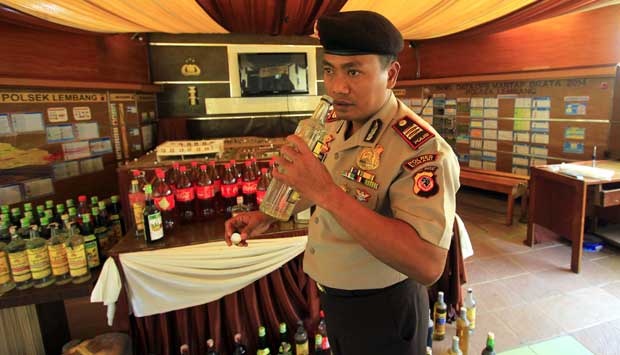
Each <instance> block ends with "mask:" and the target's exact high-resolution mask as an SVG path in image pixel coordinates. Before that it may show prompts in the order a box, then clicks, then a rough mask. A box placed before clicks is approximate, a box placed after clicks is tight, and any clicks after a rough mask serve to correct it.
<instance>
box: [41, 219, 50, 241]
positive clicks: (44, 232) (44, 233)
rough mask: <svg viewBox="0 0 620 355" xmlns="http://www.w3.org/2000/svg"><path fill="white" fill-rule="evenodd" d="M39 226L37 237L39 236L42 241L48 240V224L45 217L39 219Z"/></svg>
mask: <svg viewBox="0 0 620 355" xmlns="http://www.w3.org/2000/svg"><path fill="white" fill-rule="evenodd" d="M40 223H41V225H40V226H39V235H40V236H41V238H43V239H50V235H51V233H50V229H49V228H50V222H49V220H48V219H47V217H43V218H41V221H40Z"/></svg>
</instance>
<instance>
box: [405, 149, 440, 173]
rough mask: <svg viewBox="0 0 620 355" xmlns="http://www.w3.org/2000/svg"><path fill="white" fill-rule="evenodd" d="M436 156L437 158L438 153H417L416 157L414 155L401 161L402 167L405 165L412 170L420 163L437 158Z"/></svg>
mask: <svg viewBox="0 0 620 355" xmlns="http://www.w3.org/2000/svg"><path fill="white" fill-rule="evenodd" d="M438 158H439V153H436V154H423V155H419V156H417V157H414V158H412V159H410V160H407V161H406V162H404V163H403V167H405V168H407V169H409V170H414V169H415V168H417V167H418V166H420V165H422V164H426V163H430V162H433V161H435V160H437V159H438Z"/></svg>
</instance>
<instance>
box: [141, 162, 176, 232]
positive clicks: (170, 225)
mask: <svg viewBox="0 0 620 355" xmlns="http://www.w3.org/2000/svg"><path fill="white" fill-rule="evenodd" d="M155 176H156V177H157V179H156V180H155V183H154V184H153V196H152V197H153V202H154V203H155V207H157V209H158V210H159V211H160V212H161V218H162V221H163V223H164V230H165V231H166V232H172V230H174V227H175V226H176V222H177V217H176V210H175V201H174V193H173V192H172V188H171V187H170V186H169V185H168V184H167V183H166V178H165V175H164V172H163V170H161V169H155ZM145 228H146V226H145Z"/></svg>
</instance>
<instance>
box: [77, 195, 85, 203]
mask: <svg viewBox="0 0 620 355" xmlns="http://www.w3.org/2000/svg"><path fill="white" fill-rule="evenodd" d="M78 201H80V202H86V196H84V195H80V196H78Z"/></svg>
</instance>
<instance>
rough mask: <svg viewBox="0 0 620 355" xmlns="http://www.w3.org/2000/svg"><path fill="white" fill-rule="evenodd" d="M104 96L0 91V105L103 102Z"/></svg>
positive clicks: (96, 94)
mask: <svg viewBox="0 0 620 355" xmlns="http://www.w3.org/2000/svg"><path fill="white" fill-rule="evenodd" d="M106 100H107V97H106V94H103V93H96V92H35V91H23V92H18V91H0V104H28V103H69V102H105V101H106Z"/></svg>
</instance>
